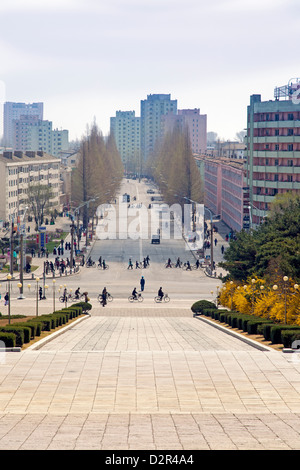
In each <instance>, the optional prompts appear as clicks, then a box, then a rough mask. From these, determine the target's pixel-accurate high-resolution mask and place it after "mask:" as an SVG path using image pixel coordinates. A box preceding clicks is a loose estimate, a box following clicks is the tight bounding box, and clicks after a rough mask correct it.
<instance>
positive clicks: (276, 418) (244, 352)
mask: <svg viewBox="0 0 300 470" xmlns="http://www.w3.org/2000/svg"><path fill="white" fill-rule="evenodd" d="M134 185H135V186H134V187H132V186H131V187H130V188H129V187H128V189H130V191H131V194H132V191H133V189H134V188H135V189H136V194H137V196H139V197H140V199H141V200H142V201H143V202H147V201H146V191H145V188H144V187H143V186H142V185H141V186H139V185H138V183H134ZM125 189H126V188H125ZM65 225H67V222H65ZM218 227H219V231H218V232H217V233H216V235H215V236H216V238H217V245H216V247H215V249H214V259H215V261H216V262H217V263H218V261H220V260H221V259H222V257H221V249H220V247H221V246H222V244H224V246H225V247H226V246H227V245H226V242H225V240H224V236H225V234H226V230H227V228H226V227H225V226H223V225H222V224H221V223H219V225H218ZM90 249H91V251H90V253H91V254H92V256H93V258H94V259H95V260H97V259H98V257H99V256H100V255H101V256H103V257H105V259H106V261H107V262H108V263H109V265H110V268H109V270H107V271H105V272H104V271H100V270H98V269H96V268H89V269H87V268H81V269H80V271H79V272H78V273H77V274H72V275H70V276H64V277H56V278H55V280H56V283H52V279H51V277H49V278H47V279H46V280H45V281H46V282H47V284H49V288H48V290H47V294H46V297H47V298H46V299H45V300H42V301H40V302H38V303H36V294H35V287H36V286H35V281H34V280H32V281H31V288H30V289H29V288H28V286H27V283H29V282H30V279H26V280H25V282H24V294H25V298H24V299H22V300H20V299H18V288H17V281H18V279H15V281H13V282H12V285H11V289H12V290H11V294H12V295H11V313H12V314H17V313H22V314H25V315H36V314H37V315H41V314H42V313H51V312H53V310H54V308H55V309H57V308H59V307H61V306H63V305H62V304H60V303H59V301H58V289H59V287H60V285H64V284H66V285H67V288H68V289H71V288H72V289H73V290H74V289H76V288H77V287H78V286H80V287H81V291H82V292H83V291H84V290H87V291H88V292H89V297H90V302H91V304H92V310H91V312H90V315H86V316H83V317H81V318H80V319H78V320H77V321H76V322H74V323H73V324H71V325H68V326H67V327H66V328H65V329H63V330H61V331H60V332H59V334H58V333H53V334H52V335H50V337H48V338H47V340H43V341H41V342H37V343H35V344H34V345H32V346H30V347H28V348H26V349H24V350H22V351H21V352H5V353H3V352H2V353H1V354H0V450H116V451H117V450H127V451H128V450H129V451H133V450H148V451H151V450H153V451H155V450H156V451H158V450H175V451H177V450H178V451H183V450H291V449H293V450H298V449H300V356H299V355H298V354H297V353H291V354H287V353H284V352H282V351H277V350H275V349H270V348H268V347H262V345H261V343H255V342H253V341H249V342H247V341H245V336H242V335H238V334H235V335H233V334H232V332H229V330H228V329H225V328H224V329H219V328H216V324H215V323H213V322H212V321H209V320H208V319H206V321H205V319H202V318H200V317H193V314H192V311H191V305H192V304H193V302H194V301H196V300H199V299H208V300H215V298H216V292H217V289H218V288H220V286H221V284H222V283H221V281H220V279H217V278H211V277H209V276H207V275H206V274H205V273H204V271H203V270H199V271H197V270H194V271H192V272H186V271H183V270H176V269H171V270H166V269H165V268H164V264H165V261H166V259H168V257H171V258H172V260H174V259H175V256H178V254H180V256H182V259H183V260H185V258H186V257H188V256H189V257H191V256H193V255H192V254H191V253H190V252H189V251H187V250H186V247H185V246H184V242H183V241H182V240H169V241H168V240H166V241H164V240H162V243H161V245H151V244H150V243H149V240H140V241H138V242H135V241H133V240H117V241H116V240H106V241H100V240H95V241H94V242H93V244H92V245H91V247H90ZM147 254H149V255H150V260H151V261H150V267H149V268H147V269H145V270H138V269H136V270H131V271H129V270H128V269H127V263H128V257H129V256H131V257H132V258H133V261H135V260H136V259H142V257H143V256H146V255H147ZM51 256H52V255H51V254H50V257H51ZM43 261H44V260H43V259H40V258H36V260H35V263H36V264H39V268H38V270H37V274H39V275H41V273H42V269H43ZM220 272H221V271H220V269H218V268H217V273H218V274H220ZM141 275H144V276H145V279H146V286H145V292H144V293H143V295H144V302H143V303H142V304H139V303H136V304H130V303H129V302H128V295H129V294H130V293H131V291H132V289H133V287H134V286H136V287H137V288H139V280H140V277H141ZM1 283H2V287H1V293H3V292H4V289H6V288H7V284H6V281H5V275H4V274H2V275H1ZM54 286H56V287H55V289H56V291H55V290H54ZM104 286H106V287H107V289H108V291H109V292H110V293H111V294H112V295H113V297H114V299H113V302H111V303H110V302H109V303H108V305H107V306H106V307H105V308H103V307H102V306H101V305H100V304H99V302H98V301H97V296H98V294H99V293H100V292H101V290H102V288H103V287H104ZM160 286H163V289H164V291H165V292H168V294H169V295H170V298H171V301H170V302H169V303H168V304H156V303H155V302H154V296H155V295H156V294H157V289H158V287H160ZM0 307H1V312H2V313H7V312H6V311H5V310H6V309H7V307H4V305H3V300H2V301H1V305H0Z"/></svg>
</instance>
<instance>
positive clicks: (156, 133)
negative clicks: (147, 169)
mask: <svg viewBox="0 0 300 470" xmlns="http://www.w3.org/2000/svg"><path fill="white" fill-rule="evenodd" d="M168 113H172V114H177V100H172V99H171V95H170V94H168V95H167V94H153V95H148V96H147V99H146V100H142V101H141V156H142V159H143V160H147V158H148V156H150V155H152V154H153V153H154V151H155V146H156V144H157V143H158V142H159V141H160V139H161V137H162V116H164V115H166V114H168Z"/></svg>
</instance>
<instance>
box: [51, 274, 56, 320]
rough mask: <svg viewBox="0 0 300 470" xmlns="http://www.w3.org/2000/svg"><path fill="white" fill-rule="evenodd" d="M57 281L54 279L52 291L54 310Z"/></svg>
mask: <svg viewBox="0 0 300 470" xmlns="http://www.w3.org/2000/svg"><path fill="white" fill-rule="evenodd" d="M55 283H56V280H55V279H52V291H53V312H55Z"/></svg>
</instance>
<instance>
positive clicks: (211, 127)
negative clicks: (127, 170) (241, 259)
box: [0, 0, 300, 139]
mask: <svg viewBox="0 0 300 470" xmlns="http://www.w3.org/2000/svg"><path fill="white" fill-rule="evenodd" d="M299 20H300V2H299V0H208V1H203V0H127V1H125V0H47V1H46V0H26V1H25V0H1V2H0V57H1V76H0V80H1V82H0V93H1V96H0V98H1V101H22V102H26V103H29V102H35V101H43V102H44V119H48V120H50V121H52V122H53V128H57V127H58V128H63V129H68V130H69V132H70V139H75V138H81V136H82V135H83V134H84V133H85V131H86V126H87V125H89V124H91V123H92V122H93V121H94V119H96V122H97V124H98V126H99V128H100V129H101V130H102V132H103V134H107V133H108V132H109V125H110V117H111V116H114V115H115V113H116V111H118V110H122V111H130V110H135V112H136V116H140V101H141V100H142V99H146V98H147V95H148V94H153V93H170V94H171V98H172V99H177V100H178V108H179V109H185V108H200V112H201V113H202V114H207V122H208V131H215V132H217V133H218V135H219V136H220V137H221V138H225V139H233V138H234V136H235V133H236V132H238V131H240V130H242V129H244V128H245V126H246V107H247V105H248V104H249V99H250V95H251V94H254V93H258V94H261V95H262V99H263V100H269V99H273V94H274V88H275V87H276V86H281V85H285V84H286V83H288V81H289V80H290V79H291V78H296V77H300V60H299V44H300V21H299ZM1 119H2V117H1ZM1 127H2V126H1Z"/></svg>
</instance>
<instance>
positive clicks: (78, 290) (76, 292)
mask: <svg viewBox="0 0 300 470" xmlns="http://www.w3.org/2000/svg"><path fill="white" fill-rule="evenodd" d="M80 295H81V294H80V287H78V288H77V289H76V291H75V299H77V300H78V299H79V297H80Z"/></svg>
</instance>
